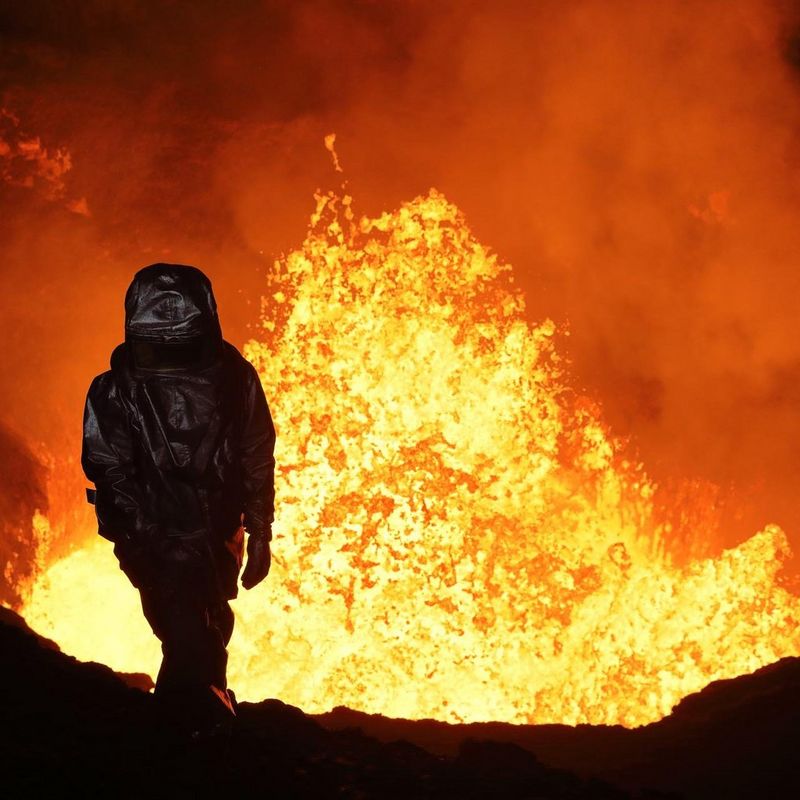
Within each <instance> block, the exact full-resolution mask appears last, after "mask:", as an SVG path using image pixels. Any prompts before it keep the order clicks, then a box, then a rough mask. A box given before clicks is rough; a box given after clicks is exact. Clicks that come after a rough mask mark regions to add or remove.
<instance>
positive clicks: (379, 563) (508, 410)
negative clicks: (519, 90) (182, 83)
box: [25, 142, 800, 726]
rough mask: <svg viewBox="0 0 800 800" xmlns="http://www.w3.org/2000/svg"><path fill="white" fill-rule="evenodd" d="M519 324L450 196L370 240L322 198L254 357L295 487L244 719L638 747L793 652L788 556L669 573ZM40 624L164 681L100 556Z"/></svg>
mask: <svg viewBox="0 0 800 800" xmlns="http://www.w3.org/2000/svg"><path fill="white" fill-rule="evenodd" d="M331 146H332V142H331ZM523 311H524V302H523V298H522V296H521V294H520V293H519V292H518V291H516V290H515V289H514V287H513V283H512V276H511V270H510V267H508V266H507V265H503V264H501V263H499V261H498V259H497V258H496V256H495V255H493V254H492V253H490V252H489V251H488V250H487V249H486V248H484V247H483V246H482V245H481V244H480V243H479V242H477V241H476V240H475V238H474V237H473V236H472V234H471V232H470V231H469V228H468V227H467V225H466V223H465V221H464V219H463V217H462V215H461V214H460V212H459V211H458V210H457V209H456V208H455V207H454V206H453V205H451V204H450V203H448V202H447V201H446V199H445V198H444V197H443V196H442V195H441V194H439V193H437V192H436V191H434V190H432V191H431V192H430V194H429V195H428V196H426V197H420V198H417V199H416V200H414V201H413V202H410V203H407V204H405V205H403V206H402V207H401V208H400V209H398V210H397V211H396V212H394V213H385V214H383V215H381V216H380V217H377V218H375V219H367V218H365V219H361V220H360V222H358V223H356V222H355V221H354V218H353V215H352V213H351V210H350V199H349V198H343V199H339V198H337V197H335V196H334V195H333V194H328V195H323V196H319V197H318V198H317V209H316V211H315V213H314V215H313V217H312V227H311V229H310V232H309V235H308V237H307V238H306V240H305V242H304V243H303V245H302V247H301V248H299V249H298V250H296V251H294V252H292V253H290V254H289V255H288V256H287V257H286V258H285V259H283V260H281V261H279V262H276V264H275V265H274V270H273V275H272V289H271V295H270V296H269V297H268V298H267V299H266V302H265V303H264V319H263V320H262V323H263V330H264V337H265V338H264V341H255V340H254V341H251V342H249V343H248V344H247V345H246V347H245V354H246V355H247V357H248V358H249V359H250V360H251V361H252V362H253V363H254V364H255V365H256V367H257V369H258V371H259V373H260V375H261V377H262V380H263V383H264V387H265V390H266V393H267V396H268V398H269V400H270V403H271V406H272V410H273V415H274V417H275V420H276V427H277V430H278V446H277V451H276V459H277V463H278V475H277V520H276V524H275V528H274V530H275V542H274V554H275V558H274V566H273V572H272V574H271V575H270V577H269V578H268V579H267V581H266V583H265V584H263V585H262V586H261V587H259V588H258V589H256V590H255V591H254V592H252V593H245V592H242V593H241V594H240V597H239V599H238V600H237V601H236V603H235V608H236V615H237V628H236V632H235V634H234V639H233V641H232V645H231V659H230V665H229V674H230V680H231V685H232V686H233V687H234V688H236V689H237V691H238V693H239V695H240V696H243V697H247V698H253V699H256V698H259V699H260V698H262V697H264V696H269V695H272V696H277V697H280V698H282V699H283V700H285V701H287V702H290V703H293V704H296V705H298V706H300V707H302V708H304V709H305V710H307V711H310V712H318V711H324V710H327V709H330V708H332V707H334V706H336V705H347V706H350V707H351V708H356V709H363V710H366V711H371V712H381V713H384V714H388V715H392V716H400V717H407V718H421V717H434V718H437V719H442V720H448V721H473V720H506V721H509V722H526V723H531V722H537V723H543V722H562V723H584V722H589V723H621V724H623V725H627V726H635V725H638V724H642V723H645V722H648V721H651V720H654V719H657V718H659V717H660V716H662V715H664V714H665V713H667V712H668V711H669V710H670V708H671V707H672V706H673V705H674V704H675V702H677V701H678V700H679V699H680V698H681V697H682V696H684V695H686V694H688V693H690V692H693V691H696V690H697V689H699V688H701V687H702V686H704V685H705V684H707V683H708V682H709V681H711V680H715V679H718V678H724V677H731V676H734V675H737V674H741V673H744V672H749V671H751V670H753V669H755V668H757V667H759V666H761V665H763V664H765V663H768V662H770V661H773V660H775V659H777V658H779V657H781V656H784V655H790V654H791V655H795V654H797V653H798V652H800V632H799V631H798V622H797V620H798V611H800V599H798V598H797V597H795V596H793V595H791V594H790V593H788V592H787V591H786V590H785V589H783V588H781V586H780V585H779V584H778V581H777V579H776V576H777V574H778V571H779V570H780V568H781V565H782V564H783V563H784V561H785V559H786V558H787V557H788V555H789V549H788V544H787V540H786V537H785V535H784V533H783V532H782V531H781V530H780V529H778V528H777V527H774V526H768V527H767V528H766V529H765V530H764V531H762V532H761V533H759V534H757V535H756V536H754V537H753V538H751V539H750V540H749V541H747V542H745V543H744V544H742V545H741V546H739V547H737V548H735V549H732V550H728V551H726V552H724V553H723V554H722V555H721V556H720V557H718V558H713V559H712V558H706V559H700V560H694V561H691V562H689V563H688V564H684V565H682V566H678V565H676V564H674V563H673V561H672V559H671V558H670V555H669V552H670V541H669V528H668V527H666V526H664V527H662V526H661V525H660V524H659V523H657V522H656V515H655V514H654V508H653V493H654V486H653V484H652V482H651V481H650V480H649V479H648V478H647V476H646V474H645V472H644V470H643V468H642V466H641V465H640V464H638V463H636V462H634V461H632V460H630V459H626V457H625V454H624V452H623V451H622V447H621V445H620V444H619V443H618V442H617V441H615V440H614V439H613V438H612V437H611V435H610V434H609V431H608V430H607V428H606V426H605V425H604V424H603V422H602V419H601V417H600V413H599V410H598V408H597V407H596V406H595V405H594V404H592V403H591V402H589V401H588V400H586V399H585V398H581V397H579V396H577V395H576V394H575V393H573V392H572V391H571V390H570V389H569V385H568V381H567V380H566V376H565V372H564V371H565V365H564V363H563V362H562V361H561V360H560V358H559V356H558V353H557V351H556V346H555V343H554V340H555V338H556V334H557V331H556V327H555V325H554V324H553V323H552V322H551V321H544V322H542V323H541V324H538V325H531V324H529V323H527V322H526V321H525V319H524V316H523ZM697 535H698V537H702V535H703V531H698V533H697ZM25 614H26V616H28V618H29V620H30V621H31V624H33V625H34V626H35V627H37V626H38V627H39V628H40V629H41V630H42V632H43V633H46V634H47V635H50V636H52V637H53V638H55V639H56V640H57V641H59V642H60V643H61V644H62V645H63V646H64V647H65V649H67V650H68V651H69V652H72V653H74V654H75V655H78V656H80V657H84V658H86V657H91V658H102V659H103V660H105V661H106V662H107V663H109V664H110V665H111V666H113V667H115V668H117V669H126V670H137V669H139V670H142V669H144V670H147V671H150V672H151V674H153V673H154V671H155V669H156V667H157V662H158V651H157V646H156V643H155V641H154V640H153V639H152V637H151V636H150V635H149V633H148V631H147V629H146V627H145V626H144V623H143V622H142V621H141V620H140V614H139V611H138V608H137V603H136V595H135V592H134V591H133V590H132V589H130V587H127V586H126V585H125V583H124V578H122V576H121V575H120V573H119V572H118V571H117V570H116V567H115V565H114V563H113V556H112V555H111V553H110V547H109V546H108V544H107V543H105V542H102V541H95V542H94V543H92V544H90V545H88V546H87V547H86V548H85V549H83V550H81V551H78V552H76V553H74V554H72V555H70V556H68V557H67V558H66V559H64V560H62V561H61V562H58V563H56V564H54V565H53V566H52V567H51V568H50V569H49V570H48V571H47V572H46V573H45V574H43V576H42V577H41V578H40V581H39V583H38V584H37V587H35V588H34V592H33V596H32V600H31V603H30V604H29V605H28V607H27V608H26V609H25ZM48 615H49V621H48Z"/></svg>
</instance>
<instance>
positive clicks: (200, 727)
mask: <svg viewBox="0 0 800 800" xmlns="http://www.w3.org/2000/svg"><path fill="white" fill-rule="evenodd" d="M274 445H275V429H274V427H273V424H272V418H271V416H270V412H269V408H268V405H267V401H266V398H265V397H264V391H263V389H262V387H261V383H260V381H259V378H258V374H257V373H256V370H255V368H254V367H253V366H252V365H251V364H250V363H249V362H248V361H247V360H245V359H244V358H243V356H242V355H241V354H240V353H239V351H238V350H237V349H236V348H235V347H234V346H233V345H231V344H230V343H228V342H226V341H224V340H223V338H222V332H221V330H220V325H219V318H218V316H217V307H216V302H215V300H214V295H213V293H212V290H211V283H210V281H209V280H208V278H207V277H206V276H205V275H204V274H203V273H202V272H201V271H200V270H198V269H196V268H195V267H189V266H182V265H177V264H152V265H151V266H149V267H145V268H144V269H141V270H139V272H137V273H136V275H135V277H134V279H133V282H132V283H131V285H130V287H129V289H128V292H127V294H126V296H125V342H124V344H120V345H119V346H117V347H116V348H115V349H114V351H113V353H112V354H111V369H110V370H108V371H107V372H103V373H102V374H101V375H98V376H97V377H96V378H95V379H94V380H93V381H92V384H91V386H90V387H89V391H88V394H87V397H86V407H85V410H84V418H83V451H82V455H81V464H82V466H83V469H84V472H85V473H86V476H87V477H88V478H89V480H91V481H93V482H94V484H95V486H96V492H95V493H94V494H93V493H92V490H87V494H89V499H90V501H92V500H94V503H95V510H96V512H97V522H98V531H99V533H100V535H102V536H104V537H105V538H107V539H110V540H111V541H112V542H114V553H115V555H116V556H117V558H118V559H119V562H120V567H121V568H122V570H123V571H124V572H125V574H126V575H127V576H128V578H129V579H130V581H131V583H133V585H134V586H135V587H137V589H138V590H139V592H140V595H141V601H142V609H143V611H144V615H145V617H146V618H147V621H148V622H149V623H150V626H151V627H152V629H153V632H154V633H155V635H156V636H157V637H158V638H159V639H160V640H161V649H162V652H163V660H162V663H161V669H160V670H159V673H158V678H157V680H156V688H155V695H156V697H157V698H158V699H159V700H160V701H161V703H160V705H161V707H162V708H164V709H166V710H168V712H169V715H170V718H172V719H176V720H180V721H183V722H185V723H186V724H187V725H188V726H190V727H189V729H190V730H196V731H199V732H204V731H213V730H214V729H215V726H218V724H219V723H220V722H222V723H224V722H226V721H227V720H229V719H230V718H231V716H232V715H233V714H234V713H235V712H234V706H233V697H232V694H231V693H229V692H228V690H227V682H226V675H225V672H226V665H227V659H228V655H227V651H226V645H227V644H228V641H229V639H230V637H231V633H232V631H233V612H232V610H231V608H230V605H229V604H228V601H229V600H230V599H232V598H234V597H236V594H237V588H238V587H237V579H238V575H239V569H240V568H241V565H242V559H243V551H244V531H245V530H246V531H247V534H248V542H247V564H246V566H245V570H244V573H243V574H242V585H243V586H244V587H245V588H246V589H250V588H252V587H253V586H255V585H256V584H257V583H259V582H260V581H262V580H263V579H264V578H265V577H266V575H267V573H268V572H269V568H270V540H271V538H272V533H271V525H272V519H273V501H274V468H275V461H274V458H273V449H274ZM98 602H102V598H98ZM111 633H112V635H113V632H111ZM223 727H224V725H223Z"/></svg>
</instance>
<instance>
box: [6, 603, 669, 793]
mask: <svg viewBox="0 0 800 800" xmlns="http://www.w3.org/2000/svg"><path fill="white" fill-rule="evenodd" d="M0 651H1V652H2V654H3V657H2V660H0V679H1V680H0V686H2V697H1V698H0V703H1V705H0V707H1V708H2V724H1V725H0V763H2V765H3V766H2V773H1V774H2V778H0V779H1V780H2V790H3V791H2V793H3V797H4V798H9V800H10V799H11V798H22V797H25V798H28V797H54V796H58V797H66V796H69V795H71V794H72V793H73V792H74V793H77V796H82V797H115V798H116V797H136V798H141V797H166V796H168V797H170V798H184V797H192V798H195V797H208V796H212V795H213V796H218V797H232V798H241V797H272V798H305V797H314V798H333V797H340V798H408V799H409V800H410V799H411V798H413V800H417V798H420V799H421V800H422V799H424V798H454V799H455V798H459V799H462V798H466V799H469V798H490V797H491V798H564V799H565V800H567V799H569V798H598V800H600V799H602V798H608V800H617V799H619V800H623V799H624V798H627V797H630V795H629V794H627V793H625V792H623V791H620V790H618V789H616V788H614V787H613V786H610V785H608V784H603V783H601V782H600V781H597V780H586V779H581V778H578V777H576V776H575V775H573V774H571V773H569V772H567V771H565V770H558V769H553V768H551V767H547V766H544V765H543V764H541V763H540V762H539V761H538V759H537V758H536V757H535V756H534V755H533V754H532V753H530V752H528V751H527V750H525V749H524V748H522V747H519V746H517V745H515V744H512V743H503V742H477V741H470V740H466V741H464V742H463V744H462V745H461V746H460V747H459V748H458V753H457V755H455V756H454V757H453V756H451V757H443V756H440V755H436V754H432V753H429V752H427V751H425V750H423V749H422V748H420V747H418V746H416V745H414V744H409V743H407V742H402V741H394V742H390V743H383V742H379V741H377V740H376V739H375V738H372V737H370V736H368V735H366V734H365V733H363V732H361V731H357V730H347V731H336V732H334V731H329V730H326V729H325V728H324V727H323V726H322V725H320V724H319V723H318V722H317V721H315V720H314V719H313V718H311V717H309V716H307V715H306V714H304V713H303V712H302V711H300V710H299V709H296V708H293V707H292V706H288V705H285V704H284V703H281V702H280V701H278V700H265V701H262V702H260V703H241V704H240V705H239V707H238V716H237V723H236V726H235V727H234V729H233V732H232V735H231V738H230V741H229V742H228V743H227V744H225V743H224V742H221V741H219V740H218V741H214V740H202V741H201V742H199V743H192V742H191V741H189V740H188V739H185V738H183V739H181V738H178V737H177V736H176V734H175V733H174V732H172V731H171V730H168V729H166V728H164V727H163V726H159V724H158V720H159V717H158V715H157V713H156V707H155V702H154V698H153V696H152V695H150V694H146V693H144V692H142V691H139V690H137V689H135V688H132V687H131V686H129V685H127V684H126V682H125V681H123V680H120V678H119V676H117V675H115V674H114V673H113V672H112V670H110V669H109V668H108V667H106V666H103V665H101V664H95V663H81V662H79V661H76V660H75V659H74V658H71V657H69V656H66V655H64V654H63V653H61V652H60V651H59V650H58V648H57V647H56V646H55V645H54V644H53V643H52V642H49V641H48V640H46V639H43V638H42V637H39V636H37V635H36V634H35V633H33V632H32V631H31V630H30V629H29V628H28V627H27V625H26V624H25V623H24V621H23V620H22V619H21V618H20V617H19V616H17V615H16V614H15V613H14V612H12V611H10V610H8V609H1V610H0ZM649 796H650V797H658V796H661V797H663V795H652V794H651V795H649Z"/></svg>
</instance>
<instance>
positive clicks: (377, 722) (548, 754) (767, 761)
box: [316, 658, 800, 800]
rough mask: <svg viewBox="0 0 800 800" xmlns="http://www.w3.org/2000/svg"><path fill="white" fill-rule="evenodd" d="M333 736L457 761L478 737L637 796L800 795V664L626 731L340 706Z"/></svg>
mask: <svg viewBox="0 0 800 800" xmlns="http://www.w3.org/2000/svg"><path fill="white" fill-rule="evenodd" d="M316 719H317V720H318V721H320V722H321V723H322V724H323V725H324V726H325V727H327V728H328V729H329V730H334V731H335V730H342V729H358V730H361V731H363V732H365V733H367V734H369V735H370V736H374V737H375V738H377V739H380V740H382V741H393V740H397V739H403V740H405V741H408V742H413V743H415V744H418V745H419V746H421V747H423V748H425V749H426V750H427V751H429V752H432V753H438V754H440V755H443V756H453V755H454V754H456V753H458V752H462V748H463V743H464V742H465V741H467V740H469V739H473V740H491V741H493V742H497V743H499V742H505V743H508V744H515V745H517V746H519V747H521V748H523V749H525V750H528V751H530V752H532V753H535V754H536V756H537V758H539V760H540V761H541V762H542V763H543V764H545V765H547V766H551V767H558V768H560V769H567V770H570V771H571V772H573V773H575V774H577V775H580V776H581V777H583V778H591V777H594V778H597V779H600V780H604V781H607V782H609V783H613V784H614V785H617V786H620V787H622V788H624V789H625V790H627V791H629V792H631V793H632V794H633V795H635V796H674V797H684V798H686V800H693V799H694V798H697V800H716V798H725V800H731V799H732V798H754V799H756V798H757V799H758V800H767V798H770V799H771V800H772V799H774V800H789V798H797V797H800V755H798V746H800V658H784V659H782V660H780V661H777V662H775V663H774V664H770V665H768V666H766V667H763V668H762V669H759V670H757V671H756V672H754V673H752V674H751V675H744V676H741V677H739V678H734V679H732V680H724V681H716V682H714V683H711V684H709V685H708V686H707V687H706V688H704V689H703V690H702V691H700V692H698V693H696V694H693V695H690V696H689V697H686V698H685V699H684V700H682V701H681V702H680V703H679V704H678V705H677V706H675V708H674V709H673V711H672V714H670V715H669V716H668V717H666V718H664V719H663V720H660V721H659V722H656V723H653V724H651V725H647V726H644V727H641V728H637V729H635V730H629V729H626V728H622V727H619V726H602V725H600V726H592V725H578V726H577V727H571V726H567V725H508V724H504V723H497V722H491V723H479V724H470V725H447V724H444V723H441V722H436V721H434V720H419V721H411V720H397V719H388V718H386V717H381V716H378V715H369V714H361V713H359V712H356V711H352V710H350V709H346V708H337V709H335V710H334V711H332V712H330V713H328V714H322V715H319V716H317V717H316Z"/></svg>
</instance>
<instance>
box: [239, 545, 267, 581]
mask: <svg viewBox="0 0 800 800" xmlns="http://www.w3.org/2000/svg"><path fill="white" fill-rule="evenodd" d="M271 563H272V554H271V553H270V550H269V539H268V538H267V535H266V534H255V535H253V534H250V535H249V536H248V538H247V564H245V567H244V572H243V573H242V586H244V588H245V589H252V588H253V587H254V586H257V585H258V584H259V583H261V581H263V580H264V578H266V577H267V575H268V574H269V568H270V565H271Z"/></svg>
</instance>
